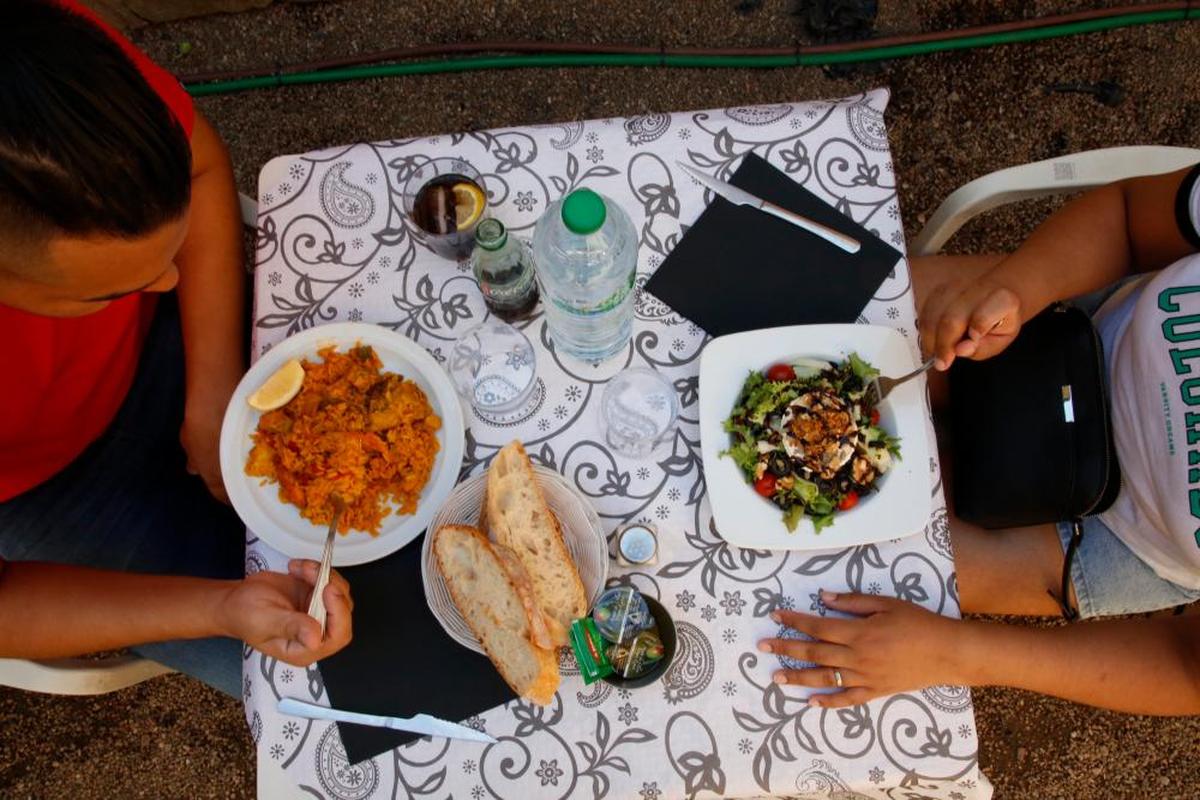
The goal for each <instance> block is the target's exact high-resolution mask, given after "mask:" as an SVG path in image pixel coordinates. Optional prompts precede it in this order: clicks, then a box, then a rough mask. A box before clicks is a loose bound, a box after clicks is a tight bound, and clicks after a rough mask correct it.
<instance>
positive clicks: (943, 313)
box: [917, 275, 1021, 370]
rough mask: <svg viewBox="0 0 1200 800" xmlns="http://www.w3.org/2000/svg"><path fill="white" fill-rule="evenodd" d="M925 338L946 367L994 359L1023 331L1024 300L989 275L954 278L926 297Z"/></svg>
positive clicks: (941, 366)
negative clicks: (966, 360)
mask: <svg viewBox="0 0 1200 800" xmlns="http://www.w3.org/2000/svg"><path fill="white" fill-rule="evenodd" d="M917 316H918V320H917V321H918V326H919V328H920V332H921V342H922V344H923V346H924V348H925V350H926V352H927V353H928V354H929V355H930V356H932V357H933V358H935V359H936V364H935V366H936V367H937V368H938V369H939V370H946V369H949V368H950V365H951V364H952V363H953V362H954V359H955V358H959V357H961V358H970V359H975V360H982V359H985V358H991V357H992V356H994V355H996V354H997V353H999V352H1000V351H1002V350H1003V349H1004V348H1006V347H1008V345H1009V344H1011V343H1012V340H1013V339H1015V338H1016V336H1017V332H1018V331H1019V330H1020V329H1021V298H1020V297H1019V296H1018V295H1017V293H1016V292H1014V291H1013V290H1012V289H1010V288H1008V287H1007V286H1004V285H1003V284H1000V283H998V282H996V281H995V280H992V279H991V278H988V277H987V276H986V275H985V276H984V277H983V278H980V279H978V280H972V281H967V280H963V281H948V282H946V283H944V284H942V285H940V286H938V287H937V289H935V290H934V291H933V292H931V293H930V294H929V296H928V297H926V298H925V302H924V303H923V304H922V306H921V309H920V312H919V313H918V315H917Z"/></svg>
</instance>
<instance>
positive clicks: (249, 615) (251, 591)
mask: <svg viewBox="0 0 1200 800" xmlns="http://www.w3.org/2000/svg"><path fill="white" fill-rule="evenodd" d="M317 566H318V565H317V564H316V562H312V561H305V562H300V561H296V562H293V563H292V565H291V567H290V574H287V575H284V574H281V573H275V572H260V573H257V574H255V575H252V576H250V577H249V578H246V579H244V580H229V581H222V580H210V579H205V578H190V577H178V576H164V575H142V574H135V573H128V572H113V571H108V570H98V569H91V568H88V567H75V566H65V565H61V564H47V563H41V562H31V561H27V562H9V563H5V562H3V561H0V656H2V657H7V658H58V657H63V656H73V655H81V654H84V653H91V652H95V651H98V650H113V649H117V648H121V647H128V646H130V645H136V644H143V643H146V642H158V641H166V640H174V639H197V638H201V637H206V636H230V637H233V638H236V639H241V640H243V641H245V642H248V643H249V644H251V645H253V646H255V647H257V648H258V649H260V650H262V651H264V652H267V653H270V654H271V655H275V656H277V657H279V658H281V659H283V660H284V661H287V662H288V663H291V664H297V665H306V664H309V663H312V662H313V661H315V660H317V659H320V658H322V657H324V656H326V655H328V654H330V653H333V652H335V651H337V650H339V649H341V648H342V647H343V646H344V645H345V644H346V643H347V642H349V641H350V611H351V608H352V605H353V603H352V601H351V600H350V592H349V587H348V586H347V585H346V582H345V580H344V579H342V578H340V577H338V578H335V579H332V580H331V582H330V585H329V586H328V587H327V588H326V590H325V594H324V599H325V605H326V607H327V609H328V613H329V618H328V628H327V631H326V635H325V637H324V639H322V637H321V630H320V626H319V625H318V624H317V622H316V621H315V620H314V619H312V618H311V617H309V616H308V615H307V614H306V613H305V612H304V611H303V609H305V608H307V605H308V596H309V593H310V592H311V591H312V586H313V583H314V582H315V579H316V568H317Z"/></svg>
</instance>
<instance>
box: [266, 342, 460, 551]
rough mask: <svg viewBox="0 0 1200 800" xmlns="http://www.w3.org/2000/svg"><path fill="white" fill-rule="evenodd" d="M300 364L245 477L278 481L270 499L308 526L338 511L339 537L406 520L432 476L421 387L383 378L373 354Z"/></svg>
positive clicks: (428, 411) (430, 425)
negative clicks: (400, 517)
mask: <svg viewBox="0 0 1200 800" xmlns="http://www.w3.org/2000/svg"><path fill="white" fill-rule="evenodd" d="M318 355H319V356H320V357H321V361H308V360H305V361H303V362H302V365H303V367H304V382H303V384H302V386H301V389H300V392H299V394H297V395H296V396H295V397H294V398H293V399H292V400H291V401H290V402H288V403H287V404H286V405H284V406H283V407H282V408H278V409H276V410H274V411H268V412H266V413H264V414H263V415H262V416H261V417H259V420H258V427H257V429H256V430H255V432H254V434H253V441H254V444H253V447H252V448H251V450H250V456H249V458H248V459H247V461H246V474H247V475H250V476H253V477H258V478H262V479H264V481H269V482H273V483H278V484H279V497H280V499H281V500H282V501H283V502H285V503H291V504H292V505H294V506H296V507H297V508H299V509H300V515H301V516H302V517H304V518H305V519H307V520H310V521H312V522H313V523H314V524H317V525H328V524H329V522H330V521H331V520H332V518H333V499H332V496H333V495H335V494H336V495H337V496H338V497H339V498H340V499H341V500H342V502H343V503H344V505H345V510H344V511H343V513H342V516H341V518H340V519H339V521H338V532H339V533H342V534H345V533H348V532H349V531H350V530H359V531H366V532H369V533H370V534H371V535H377V534H378V532H379V526H380V523H381V522H382V520H383V518H384V517H385V516H387V515H388V514H389V513H392V512H393V509H392V506H394V507H395V508H394V513H396V514H412V513H413V512H415V511H416V510H417V502H418V500H419V498H420V496H421V490H422V489H424V488H425V484H426V483H427V482H428V481H429V477H430V474H431V473H432V472H433V465H434V459H435V457H436V455H437V452H438V440H437V431H438V429H439V428H440V427H441V424H442V422H441V419H440V418H438V416H437V415H436V414H435V413H434V411H433V408H432V407H431V406H430V404H429V400H428V399H427V398H426V397H425V393H424V392H423V391H421V388H420V387H419V386H417V385H416V384H415V383H413V382H412V381H411V380H406V379H405V378H404V377H403V376H402V375H397V374H395V373H392V372H384V371H382V366H383V364H382V362H381V361H380V360H379V356H378V355H377V354H376V353H375V350H374V349H373V348H371V347H368V346H363V345H357V346H355V347H352V348H350V349H349V351H348V352H345V353H339V352H337V350H336V348H335V347H327V348H324V349H322V350H320V351H319V353H318Z"/></svg>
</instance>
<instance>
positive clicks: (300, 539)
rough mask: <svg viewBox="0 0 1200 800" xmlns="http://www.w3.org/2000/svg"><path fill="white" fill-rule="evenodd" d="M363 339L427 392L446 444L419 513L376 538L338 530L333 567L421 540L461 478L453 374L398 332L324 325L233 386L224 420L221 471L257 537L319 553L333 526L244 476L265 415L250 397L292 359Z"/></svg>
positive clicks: (281, 347)
mask: <svg viewBox="0 0 1200 800" xmlns="http://www.w3.org/2000/svg"><path fill="white" fill-rule="evenodd" d="M358 342H361V343H362V344H365V345H370V346H371V347H374V348H375V352H376V353H377V354H378V355H379V360H380V361H382V362H383V368H384V369H385V370H387V371H388V372H395V373H399V374H400V375H403V376H404V377H405V378H408V379H410V380H412V381H413V382H414V383H416V384H417V385H418V386H420V387H421V389H422V390H423V391H424V392H425V396H426V397H428V398H429V404H430V406H432V408H433V410H434V412H435V413H436V414H437V415H438V416H439V417H440V418H441V420H442V427H441V429H440V430H439V431H438V433H437V438H438V444H439V445H440V447H439V449H438V454H437V458H436V459H435V460H434V464H433V473H432V474H431V475H430V476H429V482H428V483H426V484H425V489H424V490H423V491H422V492H421V499H420V500H419V501H418V503H417V511H416V513H415V514H411V515H406V516H397V515H395V514H388V515H387V516H386V517H384V518H383V522H382V523H381V524H380V526H379V535H378V536H371V535H370V534H369V533H363V532H361V531H351V532H350V533H348V534H346V535H345V536H339V537H338V540H337V544H336V545H335V547H334V551H333V564H334V566H338V567H347V566H351V565H353V564H365V563H366V562H368V561H374V560H376V559H378V558H383V557H384V556H386V555H389V554H391V553H394V552H395V551H397V550H399V549H400V548H401V547H403V546H404V545H406V544H408V543H409V542H411V541H412V540H413V539H415V538H417V536H418V535H420V533H421V531H423V530H425V526H426V525H428V524H429V520H431V519H432V518H433V515H434V512H436V511H437V510H438V508H439V507H440V506H441V505H442V503H443V502H445V500H446V498H447V497H448V496H449V495H450V491H451V490H452V489H453V488H454V484H455V482H456V481H457V480H458V470H459V468H460V466H461V465H462V455H463V438H464V430H463V415H462V407H461V406H460V405H459V402H458V395H457V394H456V393H455V391H454V385H453V384H451V383H450V378H449V376H447V375H446V373H445V372H444V371H443V370H442V368H441V367H440V366H439V365H438V363H437V362H436V361H434V360H433V357H432V356H431V355H429V353H427V352H425V349H424V348H423V347H421V346H420V345H418V344H417V343H416V342H414V341H412V340H411V339H409V338H408V337H406V336H403V335H401V334H399V333H395V332H393V331H390V330H388V329H387V328H381V327H379V326H378V325H370V324H367V323H363V322H344V323H336V324H333V325H322V326H319V327H316V328H310V329H309V330H306V331H303V332H302V333H298V334H296V335H295V336H290V337H288V338H287V339H284V340H283V341H282V342H280V343H279V344H277V345H275V346H274V347H272V348H271V349H270V350H268V351H267V353H266V354H265V355H264V356H263V357H262V358H260V359H259V360H258V361H257V362H255V364H254V366H253V367H251V368H250V371H249V372H247V373H246V375H245V376H244V377H243V378H242V381H241V383H239V384H238V387H237V389H236V390H235V391H234V393H233V398H232V399H231V400H230V401H229V408H227V409H226V410H225V420H224V422H223V424H222V425H221V474H222V476H223V478H224V481H225V491H227V492H228V493H229V499H230V501H232V503H233V508H234V510H235V511H237V513H238V516H240V517H241V518H242V521H244V522H245V523H246V525H247V527H249V528H250V530H251V531H252V532H253V533H254V534H255V535H256V536H259V537H261V538H262V539H263V540H264V541H266V543H267V544H269V545H271V546H272V547H274V548H275V549H276V550H279V551H280V552H281V553H284V554H285V555H287V556H289V557H291V558H313V559H320V557H321V550H322V548H323V547H324V544H325V531H326V530H328V528H327V526H325V525H320V526H318V525H314V524H313V523H311V522H309V521H308V520H306V519H304V518H303V517H301V516H300V509H298V508H296V507H295V506H294V505H292V504H291V503H285V502H283V501H282V500H280V499H279V485H278V484H276V483H266V484H264V483H262V482H261V481H260V479H258V478H252V477H250V476H249V475H247V474H246V471H245V465H246V458H247V457H248V456H249V454H250V447H251V445H252V442H251V438H250V437H251V434H253V433H254V429H255V428H256V427H257V425H258V418H259V412H258V411H255V410H254V409H253V408H251V407H250V406H249V405H248V404H247V403H246V397H247V396H249V395H250V394H251V393H253V392H254V390H256V389H257V388H258V387H259V386H261V385H262V383H263V382H264V381H265V380H266V379H267V378H269V377H270V376H271V375H272V374H273V373H274V372H275V370H277V369H279V368H280V367H281V366H283V364H284V363H285V362H286V361H288V360H290V359H293V358H308V359H310V360H316V359H318V356H317V351H318V350H320V349H322V348H324V347H328V346H329V345H336V346H337V349H338V350H339V351H342V352H345V350H346V349H347V348H349V347H353V346H354V345H355V344H356V343H358Z"/></svg>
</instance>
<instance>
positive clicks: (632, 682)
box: [604, 595, 677, 689]
mask: <svg viewBox="0 0 1200 800" xmlns="http://www.w3.org/2000/svg"><path fill="white" fill-rule="evenodd" d="M642 597H643V598H644V599H645V601H646V606H647V607H648V608H649V609H650V613H651V614H652V615H653V616H654V621H655V623H657V625H658V638H659V640H660V641H662V646H663V657H662V658H661V659H659V662H658V663H657V664H656V665H655V666H654V669H652V670H650V671H649V672H647V673H646V674H644V675H639V676H637V677H636V678H622V677H621V676H620V675H618V674H617V673H615V672H614V673H613V674H612V675H608V676H606V677H605V678H604V681H605V682H607V683H611V684H612V685H613V686H616V687H618V688H621V689H637V688H640V687H642V686H649V685H650V684H652V683H654V682H655V681H657V680H658V679H659V678H661V677H662V676H663V674H664V673H665V672H666V671H667V668H668V667H670V666H671V662H672V661H673V660H674V659H675V645H676V638H677V637H676V634H675V620H673V619H671V615H670V614H668V613H667V610H666V609H665V608H663V607H662V604H661V603H659V602H658V601H657V600H655V599H654V598H653V597H650V596H649V595H642Z"/></svg>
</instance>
